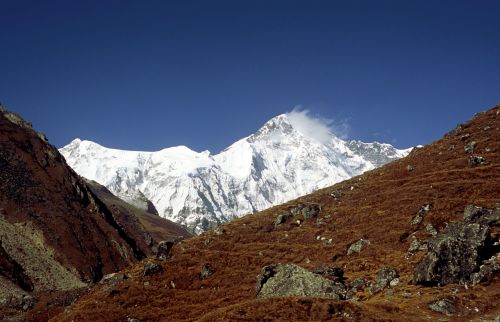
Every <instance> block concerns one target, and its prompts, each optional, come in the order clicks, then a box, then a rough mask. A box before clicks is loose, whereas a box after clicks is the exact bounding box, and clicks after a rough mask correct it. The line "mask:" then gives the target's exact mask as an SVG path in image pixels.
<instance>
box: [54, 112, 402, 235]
mask: <svg viewBox="0 0 500 322" xmlns="http://www.w3.org/2000/svg"><path fill="white" fill-rule="evenodd" d="M310 132H311V131H310V130H308V131H305V130H304V129H303V128H302V127H301V126H300V124H297V123H296V122H294V119H293V117H291V116H290V114H289V113H288V114H282V115H278V116H276V117H274V118H272V119H271V120H269V121H268V122H266V123H265V124H264V125H263V126H262V127H261V128H260V129H259V130H258V131H257V132H255V133H254V134H252V135H250V136H248V137H246V138H243V139H241V140H239V141H237V142H235V143H234V144H232V145H231V146H229V147H228V148H226V149H225V150H223V151H221V152H220V153H218V154H215V155H212V154H211V153H210V152H209V151H203V152H196V151H193V150H191V149H189V148H188V147H185V146H177V147H171V148H166V149H163V150H160V151H156V152H146V151H124V150H118V149H110V148H106V147H103V146H101V145H99V144H97V143H95V142H91V141H87V140H80V139H75V140H73V141H72V142H71V143H70V144H68V145H66V146H65V147H63V148H61V149H60V152H61V154H62V155H63V156H64V157H65V159H66V161H67V163H68V165H69V166H71V167H72V168H73V169H74V170H75V171H76V172H77V173H78V174H79V175H81V176H83V177H85V178H87V179H90V180H94V181H97V182H98V183H100V184H102V185H104V186H106V187H107V188H108V189H109V190H110V191H111V192H113V193H114V194H116V195H117V196H119V197H120V198H122V199H124V200H125V201H127V202H130V203H132V204H134V205H136V206H138V207H144V204H145V201H150V202H152V203H153V205H154V206H155V207H156V210H157V211H158V214H159V215H160V216H162V217H165V218H167V219H170V220H172V221H174V222H177V223H179V224H181V225H184V226H186V227H188V228H189V229H191V230H192V231H193V232H195V233H200V232H203V231H205V230H208V229H210V228H212V227H214V226H215V225H218V224H221V223H224V222H226V221H229V220H232V219H234V218H238V217H241V216H243V215H246V214H251V213H254V212H256V211H259V210H263V209H266V208H268V207H271V206H274V205H277V204H280V203H284V202H286V201H288V200H291V199H294V198H297V197H299V196H302V195H305V194H308V193H310V192H313V191H315V190H317V189H321V188H324V187H327V186H330V185H333V184H335V183H337V182H340V181H343V180H345V179H348V178H351V177H353V176H356V175H359V174H361V173H363V172H365V171H367V170H371V169H374V168H376V167H379V166H381V165H383V164H385V163H387V162H390V161H392V160H395V159H399V158H401V157H404V156H406V155H407V154H408V153H409V151H410V149H404V150H400V149H396V148H395V147H393V146H392V145H390V144H385V143H378V142H373V143H364V142H361V141H354V140H350V141H348V140H342V139H340V138H339V137H337V136H336V135H335V134H333V133H331V132H328V133H327V135H326V136H325V135H322V136H321V138H318V136H317V135H314V133H310Z"/></svg>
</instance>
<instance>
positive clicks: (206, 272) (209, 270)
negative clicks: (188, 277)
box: [200, 264, 215, 280]
mask: <svg viewBox="0 0 500 322" xmlns="http://www.w3.org/2000/svg"><path fill="white" fill-rule="evenodd" d="M213 273H215V269H214V268H213V267H212V265H210V264H205V265H203V267H202V268H201V272H200V279H202V280H204V279H206V278H208V277H209V276H211V275H213Z"/></svg>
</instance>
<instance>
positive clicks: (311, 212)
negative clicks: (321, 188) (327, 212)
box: [302, 204, 321, 219]
mask: <svg viewBox="0 0 500 322" xmlns="http://www.w3.org/2000/svg"><path fill="white" fill-rule="evenodd" d="M320 210H321V207H320V206H319V205H317V204H312V205H308V206H305V207H304V208H302V216H304V219H309V218H314V217H317V216H318V214H319V212H320Z"/></svg>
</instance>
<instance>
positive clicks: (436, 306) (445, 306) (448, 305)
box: [429, 299, 456, 315]
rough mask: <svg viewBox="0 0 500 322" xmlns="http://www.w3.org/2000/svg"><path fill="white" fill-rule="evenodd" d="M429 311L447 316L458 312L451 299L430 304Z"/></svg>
mask: <svg viewBox="0 0 500 322" xmlns="http://www.w3.org/2000/svg"><path fill="white" fill-rule="evenodd" d="M429 309H431V310H433V311H434V312H438V313H442V314H446V315H453V314H455V312H456V309H455V305H454V304H453V301H452V300H449V299H441V300H438V301H436V302H432V303H431V304H429Z"/></svg>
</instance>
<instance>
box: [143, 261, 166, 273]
mask: <svg viewBox="0 0 500 322" xmlns="http://www.w3.org/2000/svg"><path fill="white" fill-rule="evenodd" d="M161 271H163V267H162V266H160V265H158V264H156V263H155V262H153V261H148V262H147V263H146V265H144V276H148V275H153V274H157V273H159V272H161Z"/></svg>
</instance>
